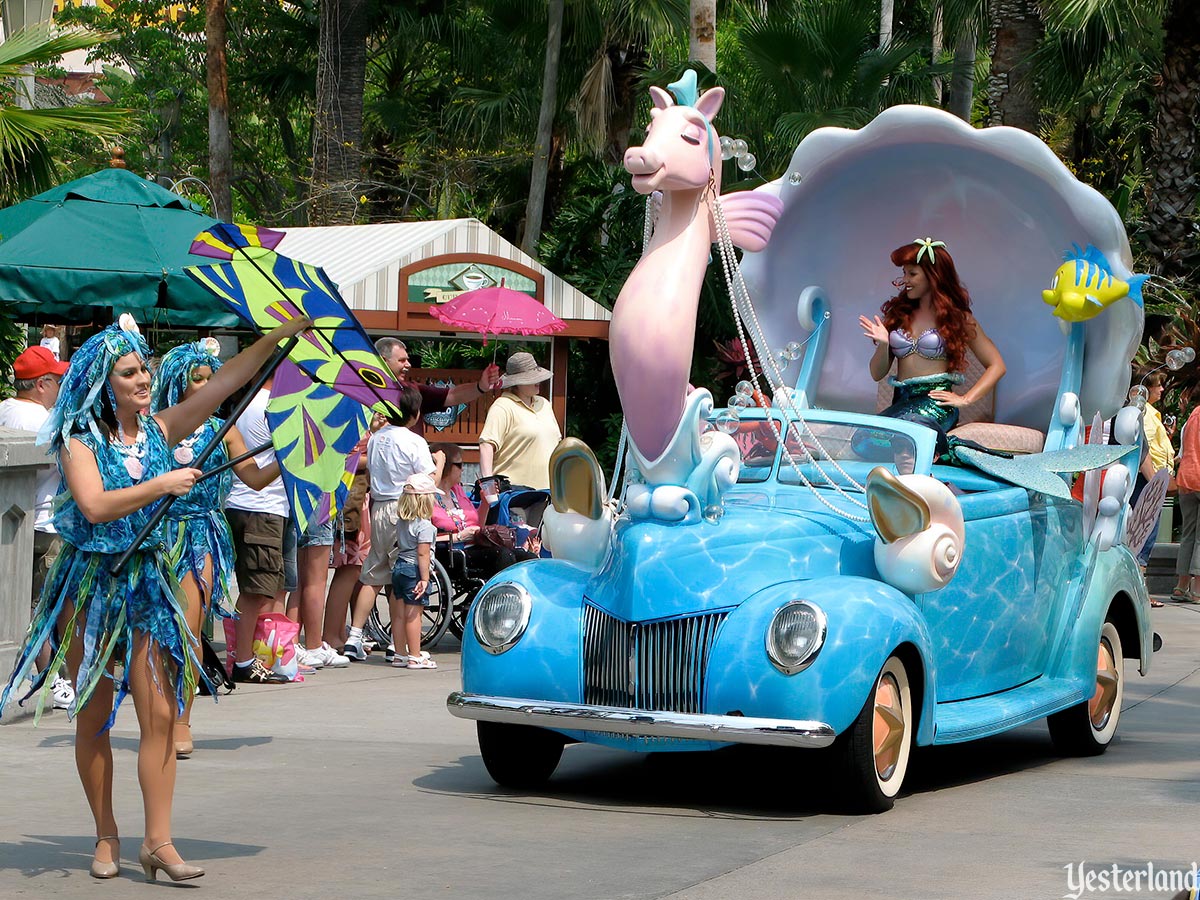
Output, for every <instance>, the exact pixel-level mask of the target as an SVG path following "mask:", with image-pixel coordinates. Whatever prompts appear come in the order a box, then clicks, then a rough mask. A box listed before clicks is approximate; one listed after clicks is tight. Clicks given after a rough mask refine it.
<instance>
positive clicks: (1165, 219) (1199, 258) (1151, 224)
mask: <svg viewBox="0 0 1200 900" xmlns="http://www.w3.org/2000/svg"><path fill="white" fill-rule="evenodd" d="M1164 31H1165V35H1164V40H1163V62H1162V69H1161V72H1160V78H1159V80H1158V81H1156V82H1155V91H1154V94H1155V104H1154V106H1155V110H1154V142H1153V143H1152V144H1151V156H1150V160H1149V163H1150V164H1149V169H1150V173H1151V177H1150V192H1149V202H1148V203H1147V204H1146V230H1145V235H1146V242H1147V244H1148V247H1149V249H1150V251H1151V252H1152V253H1153V254H1154V255H1155V256H1156V257H1157V258H1158V259H1159V261H1160V264H1161V266H1162V271H1163V274H1166V275H1179V276H1191V277H1192V278H1193V279H1194V277H1195V276H1196V274H1197V272H1198V271H1200V242H1198V241H1197V240H1196V226H1197V222H1198V220H1200V217H1198V216H1197V195H1198V187H1197V186H1198V185H1200V135H1198V134H1197V129H1196V117H1197V114H1198V113H1200V16H1197V14H1196V8H1195V5H1194V4H1193V3H1191V2H1189V0H1172V2H1171V8H1170V10H1169V12H1168V14H1167V17H1166V20H1165V22H1164Z"/></svg>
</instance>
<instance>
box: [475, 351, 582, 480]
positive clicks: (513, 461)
mask: <svg viewBox="0 0 1200 900" xmlns="http://www.w3.org/2000/svg"><path fill="white" fill-rule="evenodd" d="M549 378H550V370H549V369H543V368H542V367H541V366H539V365H538V364H537V360H535V359H534V358H533V354H531V353H525V352H521V353H514V354H513V355H512V356H510V357H509V358H508V364H507V365H506V366H505V372H504V378H503V379H502V381H501V385H502V387H503V388H504V393H502V394H501V395H500V396H499V397H497V398H496V402H495V403H493V404H492V408H491V409H489V410H488V415H487V420H486V421H485V422H484V424H483V431H482V432H480V434H479V475H480V477H481V478H486V477H487V476H489V475H493V474H496V473H500V474H503V475H507V476H508V478H509V480H510V481H511V482H512V483H513V484H523V485H525V486H526V487H531V488H537V489H539V490H549V489H550V454H551V453H553V452H554V448H555V447H556V446H557V445H558V442H559V441H560V440H562V430H561V429H560V428H559V427H558V419H556V418H554V410H553V409H552V408H551V406H550V401H549V400H548V399H546V398H545V397H542V396H540V394H539V386H540V385H541V383H542V382H543V381H546V380H547V379H549Z"/></svg>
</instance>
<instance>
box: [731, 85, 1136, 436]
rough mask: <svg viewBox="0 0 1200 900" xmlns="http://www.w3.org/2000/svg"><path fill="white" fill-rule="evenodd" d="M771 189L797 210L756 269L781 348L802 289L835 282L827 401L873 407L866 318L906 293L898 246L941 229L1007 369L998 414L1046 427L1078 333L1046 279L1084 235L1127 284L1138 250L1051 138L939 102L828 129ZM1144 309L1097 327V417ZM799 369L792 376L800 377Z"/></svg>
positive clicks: (794, 328)
mask: <svg viewBox="0 0 1200 900" xmlns="http://www.w3.org/2000/svg"><path fill="white" fill-rule="evenodd" d="M764 189H765V190H773V191H775V192H776V193H777V194H778V196H779V197H780V199H781V200H782V201H783V203H784V213H783V216H782V218H781V219H780V221H779V224H778V226H777V227H776V229H775V233H774V235H773V237H772V239H771V242H770V244H769V245H768V246H767V248H766V249H765V250H764V251H762V252H760V253H747V254H746V256H745V259H744V262H743V271H744V273H745V277H746V281H747V283H748V284H749V286H750V291H751V296H752V297H753V299H754V305H755V308H756V309H757V310H758V315H759V318H760V319H761V321H762V324H763V328H764V331H765V332H766V337H767V341H768V344H769V345H770V347H772V348H775V347H782V346H783V345H784V344H786V343H787V342H788V341H791V340H796V339H797V337H800V336H802V334H803V331H802V329H801V327H800V325H799V324H798V323H797V321H796V312H795V311H796V298H797V296H799V294H800V292H801V291H802V290H804V288H806V287H807V286H809V285H819V286H820V287H821V288H823V289H824V291H825V292H826V294H827V296H828V298H829V301H830V307H831V309H832V318H831V320H830V328H831V331H830V335H829V340H830V347H829V351H828V352H827V353H826V355H825V359H824V363H823V366H822V371H821V374H820V380H819V383H818V388H817V396H816V397H815V398H814V403H815V404H816V405H820V406H825V407H831V408H836V409H849V410H856V411H860V412H874V411H875V397H876V385H875V384H874V382H872V381H871V379H870V377H869V376H868V374H867V362H868V360H869V358H870V356H871V345H870V343H869V342H868V341H867V340H866V339H865V338H864V337H863V335H862V330H861V329H860V328H859V327H858V324H857V317H858V315H859V314H860V313H865V314H867V315H873V314H874V313H875V312H876V311H878V309H879V306H880V305H881V304H882V303H883V301H884V300H886V299H887V298H888V297H889V296H891V295H893V294H894V293H895V290H894V289H893V288H892V287H891V281H892V279H893V278H895V277H896V274H897V270H896V268H895V267H894V266H893V265H892V264H891V261H890V259H889V258H888V257H889V254H890V252H891V251H892V250H893V249H894V248H896V247H898V246H900V245H901V244H904V243H907V242H910V241H912V240H914V239H915V238H919V237H922V236H924V235H932V236H933V237H934V238H935V239H940V240H944V241H946V243H947V246H948V249H949V250H950V252H951V253H952V254H953V256H954V260H955V263H956V265H957V268H958V272H959V275H960V277H961V278H962V280H963V282H964V283H965V284H966V286H967V288H968V290H969V291H970V292H971V296H972V300H973V304H974V310H975V314H976V316H977V318H978V320H979V321H980V322H981V323H982V325H983V327H984V330H985V331H986V332H987V334H988V336H989V337H990V338H992V340H993V341H995V342H996V345H997V346H998V347H999V349H1000V352H1001V353H1002V354H1003V356H1004V361H1005V363H1006V364H1007V366H1008V374H1007V376H1006V377H1005V378H1004V379H1003V380H1002V381H1001V382H1000V385H999V387H998V388H997V395H996V421H998V422H1007V423H1010V424H1015V425H1024V426H1026V427H1030V428H1037V429H1045V428H1046V426H1047V423H1048V422H1049V417H1050V415H1051V414H1052V412H1053V402H1054V398H1055V396H1056V394H1057V389H1058V381H1059V373H1060V370H1061V367H1062V362H1063V356H1064V351H1065V349H1066V338H1065V336H1064V335H1063V332H1062V330H1061V329H1060V328H1059V327H1058V322H1057V320H1055V319H1054V318H1053V317H1052V316H1051V314H1050V312H1051V311H1050V310H1049V308H1048V307H1047V306H1046V305H1045V303H1043V302H1042V293H1041V292H1042V290H1043V288H1045V287H1047V286H1048V284H1049V281H1050V278H1051V277H1052V276H1053V274H1054V272H1055V270H1056V269H1057V268H1058V266H1059V265H1060V264H1061V261H1062V254H1063V252H1064V251H1066V250H1068V249H1069V248H1070V247H1071V244H1072V243H1077V244H1079V245H1080V246H1084V245H1086V244H1088V243H1091V244H1094V245H1095V246H1096V247H1097V248H1099V249H1100V250H1101V251H1102V252H1103V253H1104V255H1105V256H1106V257H1107V258H1108V260H1109V262H1110V263H1111V265H1112V268H1113V272H1114V274H1116V275H1117V276H1118V277H1119V278H1121V279H1123V280H1128V279H1129V276H1130V275H1131V274H1132V273H1131V271H1130V266H1131V265H1132V258H1131V256H1130V252H1129V242H1128V240H1127V238H1126V236H1125V230H1124V227H1123V226H1122V224H1121V221H1120V218H1119V217H1118V215H1117V213H1116V210H1114V209H1113V207H1112V205H1111V204H1110V203H1109V202H1108V201H1107V200H1106V199H1105V198H1104V197H1103V196H1102V195H1101V194H1100V193H1098V192H1097V191H1095V190H1093V189H1092V188H1090V187H1088V186H1087V185H1084V184H1082V183H1081V182H1079V181H1077V180H1076V179H1075V177H1074V176H1073V175H1072V174H1071V173H1070V171H1069V170H1068V169H1067V168H1066V166H1064V165H1063V163H1062V162H1061V161H1060V160H1059V159H1058V158H1057V157H1056V156H1055V155H1054V154H1053V153H1052V152H1051V151H1050V149H1049V148H1048V147H1047V146H1046V145H1045V144H1043V143H1042V142H1041V141H1040V140H1038V139H1037V138H1036V137H1035V136H1033V135H1032V134H1029V133H1027V132H1025V131H1021V130H1019V129H1016V128H1003V127H998V128H986V129H976V128H972V127H971V126H969V125H967V124H966V123H964V122H962V121H960V120H959V119H957V118H955V117H954V116H951V115H949V114H948V113H944V112H942V111H940V110H936V109H930V108H927V107H920V106H898V107H893V108H891V109H888V110H885V111H884V112H883V113H881V114H880V115H879V116H878V117H877V118H876V119H875V120H874V121H872V122H871V123H870V124H869V125H867V126H866V127H864V128H862V129H858V130H848V129H842V128H822V129H819V130H817V131H815V132H813V133H812V134H810V135H809V136H808V137H806V138H805V139H804V140H803V141H802V142H801V143H800V145H799V147H797V148H796V151H795V153H794V154H793V156H792V161H791V165H790V166H789V167H788V171H787V172H785V173H784V175H783V176H782V177H781V178H780V179H779V180H778V181H776V182H773V183H772V184H771V185H768V186H766V187H765V188H764ZM1142 322H1143V313H1142V309H1141V307H1140V306H1138V305H1137V304H1136V303H1135V302H1134V301H1133V300H1130V299H1129V298H1125V299H1122V300H1119V301H1117V302H1116V303H1114V304H1113V305H1112V306H1111V307H1110V308H1109V309H1107V310H1106V311H1105V312H1104V313H1102V314H1101V315H1099V316H1097V317H1096V318H1095V319H1093V320H1091V321H1089V322H1087V323H1085V324H1084V325H1083V327H1084V328H1085V329H1086V351H1085V359H1084V378H1083V389H1082V391H1081V396H1080V401H1081V407H1082V410H1083V413H1084V415H1086V416H1089V417H1090V416H1091V415H1092V414H1093V413H1094V412H1095V411H1097V410H1099V411H1100V412H1101V413H1102V414H1103V415H1104V416H1105V417H1107V416H1110V415H1112V414H1113V413H1114V412H1116V410H1117V409H1118V408H1119V407H1120V406H1121V404H1122V401H1123V399H1124V395H1125V389H1126V387H1127V386H1128V384H1129V375H1130V370H1129V360H1130V359H1131V358H1132V356H1133V352H1134V350H1135V349H1136V346H1137V341H1138V338H1139V336H1140V335H1141V332H1142ZM798 371H799V370H798V364H796V363H793V364H792V367H791V369H790V370H789V372H788V375H789V376H790V377H791V378H793V379H794V378H795V376H796V374H797V372H798Z"/></svg>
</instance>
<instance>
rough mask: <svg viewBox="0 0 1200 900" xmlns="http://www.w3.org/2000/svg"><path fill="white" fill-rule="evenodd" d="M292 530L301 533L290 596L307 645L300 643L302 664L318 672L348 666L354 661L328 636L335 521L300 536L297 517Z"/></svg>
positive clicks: (289, 608) (311, 527)
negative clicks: (327, 601)
mask: <svg viewBox="0 0 1200 900" xmlns="http://www.w3.org/2000/svg"><path fill="white" fill-rule="evenodd" d="M288 527H289V528H292V529H296V531H297V539H296V590H293V591H292V593H291V596H289V597H288V604H287V614H288V616H289V617H291V618H293V619H295V621H297V622H299V623H300V627H301V630H302V631H303V632H304V641H303V643H300V642H297V644H296V653H297V657H298V662H299V663H300V665H302V666H311V667H312V668H314V669H323V668H325V667H329V668H331V669H339V668H343V667H345V666H348V665H350V660H349V659H348V658H347V657H345V656H343V655H342V654H340V653H338V652H337V651H336V650H334V649H333V647H332V646H330V645H329V644H328V643H326V642H325V637H324V634H325V585H326V582H327V581H328V578H329V556H330V553H331V552H332V550H333V537H334V521H333V519H330V520H329V521H327V522H321V523H317V522H311V523H309V526H308V528H307V529H305V531H304V532H303V533H300V532H299V530H298V529H297V523H296V521H295V519H294V518H293V519H292V520H291V521H290V522H289V524H288ZM310 647H311V649H309V648H310Z"/></svg>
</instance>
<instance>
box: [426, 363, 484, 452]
mask: <svg viewBox="0 0 1200 900" xmlns="http://www.w3.org/2000/svg"><path fill="white" fill-rule="evenodd" d="M408 380H409V381H411V382H413V383H414V384H433V383H435V382H439V381H441V382H452V383H454V384H470V383H472V382H474V381H478V380H479V370H478V369H411V370H410V371H409V373H408ZM495 399H496V395H495V394H488V395H485V396H483V397H480V398H479V399H477V400H475V401H474V402H472V403H470V404H468V405H467V408H466V409H464V410H463V411H462V412H460V413H459V414H458V418H457V419H455V421H454V424H453V425H451V426H449V427H448V428H444V429H442V430H441V431H438V430H437V429H436V428H433V427H432V426H431V425H429V424H428V423H426V425H425V439H426V440H427V441H429V442H430V443H431V444H433V443H436V442H438V441H449V442H450V443H452V444H459V445H461V446H462V448H463V458H464V459H465V460H466V461H467V462H478V461H479V450H478V446H479V433H480V432H481V431H483V423H484V422H485V421H486V420H487V414H488V410H489V409H491V408H492V403H493V402H494V401H495Z"/></svg>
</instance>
